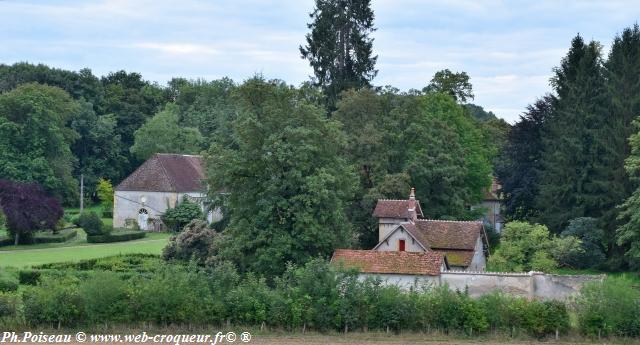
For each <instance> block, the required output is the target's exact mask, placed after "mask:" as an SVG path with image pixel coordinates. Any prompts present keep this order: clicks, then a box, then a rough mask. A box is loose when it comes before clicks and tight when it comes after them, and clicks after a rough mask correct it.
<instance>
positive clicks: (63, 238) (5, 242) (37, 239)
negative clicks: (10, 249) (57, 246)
mask: <svg viewBox="0 0 640 345" xmlns="http://www.w3.org/2000/svg"><path fill="white" fill-rule="evenodd" d="M77 235H78V230H77V229H63V230H60V231H58V232H57V233H55V234H54V233H51V232H40V233H35V234H34V236H33V237H32V239H31V244H37V243H63V242H67V241H69V240H72V239H74V238H75V237H76V236H77ZM13 244H14V240H13V238H11V237H9V236H0V247H2V246H12V245H13Z"/></svg>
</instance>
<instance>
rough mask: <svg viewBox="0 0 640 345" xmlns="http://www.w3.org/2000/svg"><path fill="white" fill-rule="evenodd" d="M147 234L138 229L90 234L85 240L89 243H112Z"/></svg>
mask: <svg viewBox="0 0 640 345" xmlns="http://www.w3.org/2000/svg"><path fill="white" fill-rule="evenodd" d="M146 235H147V234H146V233H145V232H142V231H138V230H130V231H118V232H113V233H110V234H102V235H90V236H87V242H89V243H112V242H126V241H133V240H138V239H141V238H144V237H145V236H146Z"/></svg>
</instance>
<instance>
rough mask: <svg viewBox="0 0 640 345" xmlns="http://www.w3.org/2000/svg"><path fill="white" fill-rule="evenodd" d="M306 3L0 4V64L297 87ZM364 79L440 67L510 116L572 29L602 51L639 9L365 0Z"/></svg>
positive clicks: (302, 71) (543, 80) (416, 82)
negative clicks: (258, 78)
mask: <svg viewBox="0 0 640 345" xmlns="http://www.w3.org/2000/svg"><path fill="white" fill-rule="evenodd" d="M313 6H314V1H312V0H279V1H260V0H229V1H223V0H215V1H214V0H209V1H195V0H180V1H169V0H150V1H148V0H94V1H91V0H48V1H47V0H39V1H36V0H0V63H5V64H12V63H15V62H20V61H28V62H31V63H44V64H47V65H50V66H53V67H58V68H64V69H71V70H79V69H81V68H85V67H87V68H90V69H91V70H92V71H93V72H94V73H95V74H96V75H99V76H102V75H106V74H108V73H109V72H112V71H117V70H122V69H124V70H126V71H130V72H139V73H141V74H142V75H143V77H144V78H145V79H146V80H150V81H155V82H158V83H160V84H165V83H166V82H167V81H168V80H170V79H171V78H172V77H186V78H204V79H207V80H211V79H217V78H221V77H225V76H228V77H231V78H233V79H234V80H236V81H238V82H241V81H243V80H245V79H247V78H249V77H251V76H253V75H255V74H256V73H260V74H263V75H264V76H265V77H267V78H278V79H282V80H285V81H286V82H287V83H290V84H294V85H298V84H300V83H301V82H303V81H306V80H308V79H309V76H310V75H312V73H313V71H312V69H311V68H310V67H309V65H308V63H307V61H305V60H302V59H301V58H300V52H299V49H298V47H299V46H300V45H301V44H304V42H305V34H306V33H307V32H308V31H309V29H308V28H307V23H308V22H309V21H310V19H309V16H308V13H309V12H311V11H312V10H313ZM372 6H373V10H374V12H375V16H376V18H375V26H376V28H377V30H376V31H375V32H374V33H373V38H374V50H375V54H376V55H378V63H377V65H376V68H377V69H378V70H379V72H378V75H377V77H376V78H375V79H374V81H373V83H374V84H375V85H392V86H394V87H397V88H399V89H401V90H409V89H412V88H414V89H422V88H423V87H424V86H425V85H427V84H428V83H429V80H430V79H431V78H432V77H433V74H434V73H435V72H436V71H438V70H441V69H445V68H448V69H450V70H452V71H465V72H467V73H468V74H469V76H470V77H471V83H472V84H473V88H474V93H475V96H476V97H475V99H474V101H473V103H475V104H478V105H481V106H483V107H484V108H485V109H488V110H491V111H493V112H494V113H495V114H496V115H497V116H499V117H502V118H504V119H506V120H507V121H509V122H512V123H513V122H514V121H515V120H516V119H517V118H518V116H519V114H521V113H522V112H523V111H524V110H525V107H526V106H527V105H528V104H530V103H533V102H534V101H535V100H536V99H537V98H539V97H541V96H542V95H544V94H545V93H546V92H549V91H550V87H549V78H550V77H551V75H552V73H553V68H554V66H557V65H558V64H559V63H560V60H561V59H562V57H563V56H564V55H565V54H566V52H567V50H568V47H569V44H570V41H571V39H572V38H573V37H574V36H575V35H576V34H578V33H580V34H581V35H582V36H583V37H584V38H585V39H587V40H591V39H593V40H597V41H599V42H600V43H601V44H602V45H603V48H604V54H605V56H606V54H607V52H608V48H609V46H610V44H611V41H612V39H613V38H614V36H615V35H616V34H618V33H619V32H621V31H622V30H623V29H624V28H625V27H627V26H630V25H633V24H634V23H636V22H637V21H638V17H639V16H640V2H639V1H616V0H607V1H588V0H583V1H560V0H536V1H517V0H512V1H497V0H496V1H494V0H456V1H431V0H372Z"/></svg>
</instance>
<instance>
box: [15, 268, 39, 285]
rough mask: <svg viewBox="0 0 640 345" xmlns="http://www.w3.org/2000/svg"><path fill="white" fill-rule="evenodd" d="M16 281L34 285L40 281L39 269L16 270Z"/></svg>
mask: <svg viewBox="0 0 640 345" xmlns="http://www.w3.org/2000/svg"><path fill="white" fill-rule="evenodd" d="M18 281H19V282H20V284H22V285H36V284H38V282H39V281H40V271H37V270H30V269H28V270H20V271H18Z"/></svg>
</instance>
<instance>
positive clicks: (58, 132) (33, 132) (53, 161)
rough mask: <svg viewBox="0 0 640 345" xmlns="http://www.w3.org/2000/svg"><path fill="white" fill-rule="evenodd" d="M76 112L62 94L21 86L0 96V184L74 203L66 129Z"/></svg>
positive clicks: (71, 138) (71, 137)
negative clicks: (21, 184) (32, 185)
mask: <svg viewBox="0 0 640 345" xmlns="http://www.w3.org/2000/svg"><path fill="white" fill-rule="evenodd" d="M78 111H79V106H78V104H77V103H76V102H75V101H74V100H73V99H72V98H71V97H70V96H69V94H67V93H66V92H65V91H63V90H61V89H59V88H56V87H52V86H46V85H40V84H25V85H21V86H19V87H17V88H16V89H14V90H12V91H9V92H5V93H3V94H1V95H0V178H3V179H10V180H14V181H30V182H37V183H38V184H40V185H42V186H43V187H44V188H45V189H46V190H47V191H48V192H51V193H53V194H55V195H56V196H57V197H59V198H61V199H63V200H64V201H65V202H67V203H68V202H71V201H74V200H76V195H77V190H76V182H75V181H74V179H73V177H72V167H73V164H74V163H75V157H74V156H73V154H72V153H71V150H70V148H69V147H70V145H71V144H72V143H73V142H74V141H75V140H76V139H77V136H78V134H77V133H76V132H75V131H73V130H71V129H69V128H68V127H66V123H67V122H68V121H69V120H70V119H72V118H73V117H74V116H76V114H77V113H78Z"/></svg>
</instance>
